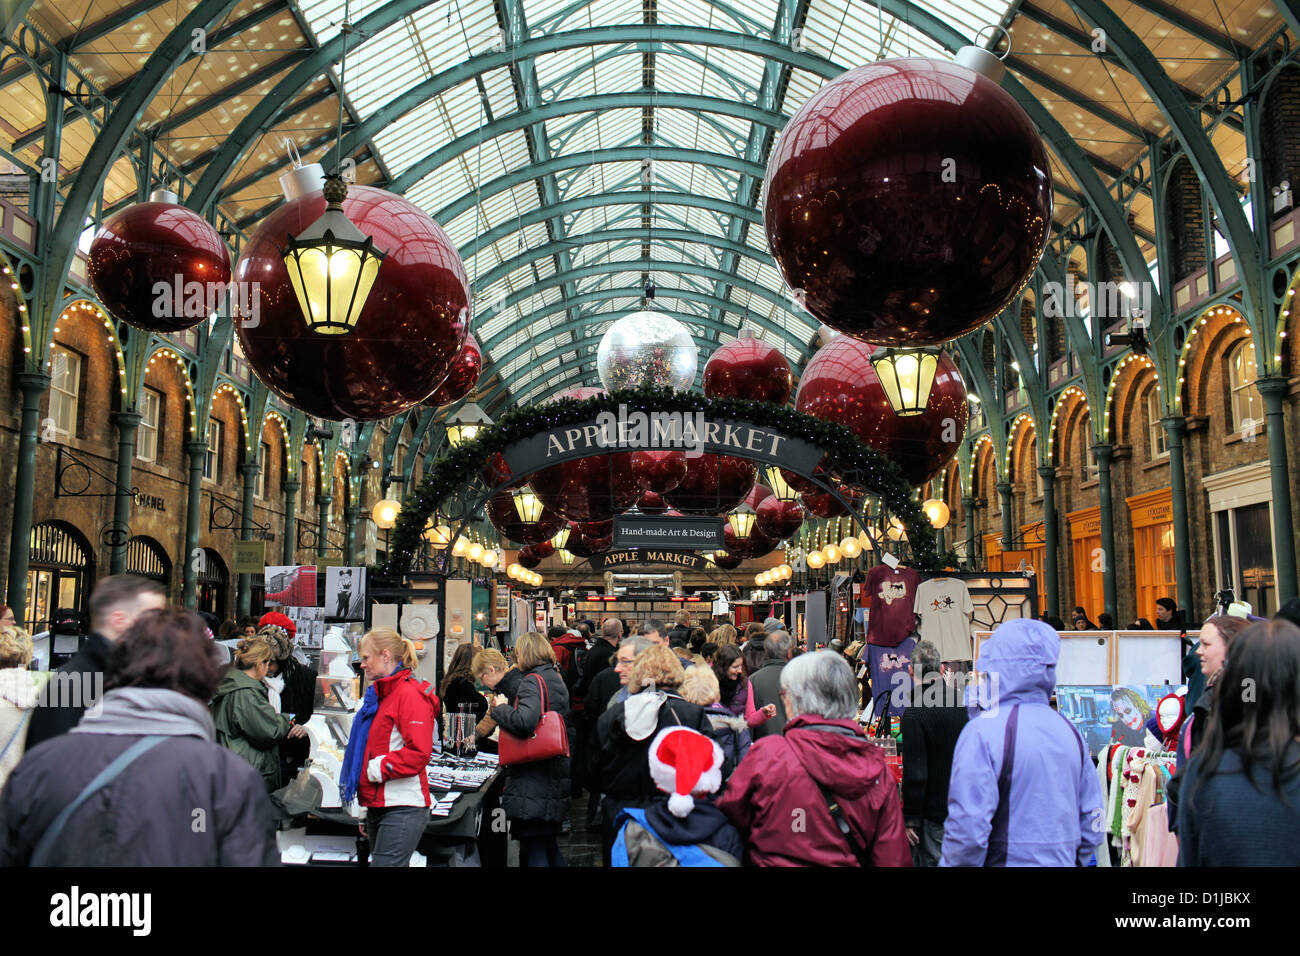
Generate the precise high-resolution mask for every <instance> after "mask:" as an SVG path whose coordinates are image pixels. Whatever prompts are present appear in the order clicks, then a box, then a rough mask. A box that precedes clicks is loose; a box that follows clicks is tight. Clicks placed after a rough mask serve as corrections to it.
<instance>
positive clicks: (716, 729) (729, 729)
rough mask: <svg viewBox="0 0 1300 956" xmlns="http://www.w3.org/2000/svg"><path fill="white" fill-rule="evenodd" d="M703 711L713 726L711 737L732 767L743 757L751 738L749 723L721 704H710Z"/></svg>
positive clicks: (751, 740) (747, 751) (747, 750)
mask: <svg viewBox="0 0 1300 956" xmlns="http://www.w3.org/2000/svg"><path fill="white" fill-rule="evenodd" d="M704 713H705V714H706V715H708V718H709V725H710V726H711V727H712V728H713V739H714V740H716V741H717V742H718V746H719V747H721V748H722V755H723V756H724V757H725V758H726V760H727V762H728V763H730V764H731V765H732V766H733V767H735V766H737V765H738V764H739V763H740V762H741V761H742V760H744V759H745V754H747V753H749V746H750V744H751V743H753V738H752V737H751V736H750V733H749V725H748V724H746V723H745V721H744V720H743V719H741V718H740V717H737V716H736V715H735V714H733V713H732V712H731V711H729V710H728V709H727V708H726V707H723V706H722V704H710V705H709V706H708V707H707V708H705V710H704Z"/></svg>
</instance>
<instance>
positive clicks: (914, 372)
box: [871, 349, 939, 418]
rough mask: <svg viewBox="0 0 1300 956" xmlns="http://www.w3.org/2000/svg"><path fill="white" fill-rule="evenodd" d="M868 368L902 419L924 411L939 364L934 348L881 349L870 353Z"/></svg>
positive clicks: (890, 405) (891, 406) (890, 404)
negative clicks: (870, 368) (874, 373)
mask: <svg viewBox="0 0 1300 956" xmlns="http://www.w3.org/2000/svg"><path fill="white" fill-rule="evenodd" d="M871 367H872V368H874V369H875V370H876V377H877V378H879V379H880V385H881V387H882V388H883V389H884V390H885V396H886V397H887V398H888V399H889V407H890V408H892V409H893V410H894V414H895V415H897V416H899V417H900V418H905V417H907V416H909V415H920V414H921V413H922V412H924V411H925V407H926V406H927V405H928V404H929V403H930V387H931V386H932V385H933V384H934V373H935V370H936V369H937V368H938V367H939V352H938V351H937V350H935V349H884V350H882V351H879V352H876V353H875V354H874V355H872V356H871Z"/></svg>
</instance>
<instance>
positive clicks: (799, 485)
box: [781, 456, 830, 494]
mask: <svg viewBox="0 0 1300 956" xmlns="http://www.w3.org/2000/svg"><path fill="white" fill-rule="evenodd" d="M824 460H825V456H823V461H824ZM817 470H818V472H819V473H821V474H824V472H825V469H824V468H823V467H822V466H821V465H820V464H819V465H818V466H817ZM781 477H782V478H784V479H785V483H786V484H787V485H789V486H790V487H791V488H793V489H794V490H795V491H798V492H801V493H804V494H817V493H818V492H820V491H821V490H822V489H821V488H820V487H819V486H818V485H816V484H814V483H813V482H812V481H809V480H808V479H807V478H805V477H804V476H803V475H796V474H795V473H794V472H793V471H786V469H784V468H782V469H781ZM822 480H823V481H829V480H830V477H829V476H825V477H823V479H822Z"/></svg>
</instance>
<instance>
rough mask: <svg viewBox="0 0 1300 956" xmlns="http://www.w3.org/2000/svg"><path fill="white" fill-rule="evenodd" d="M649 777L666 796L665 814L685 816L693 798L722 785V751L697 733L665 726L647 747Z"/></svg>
mask: <svg viewBox="0 0 1300 956" xmlns="http://www.w3.org/2000/svg"><path fill="white" fill-rule="evenodd" d="M650 776H651V777H652V778H653V779H654V782H655V785H656V786H657V787H658V788H659V789H660V790H662V791H663V792H664V793H667V794H669V797H668V811H669V812H670V813H672V815H673V816H675V817H685V816H686V815H687V814H689V813H690V812H691V811H692V810H693V809H695V800H694V797H697V796H703V795H705V794H707V793H714V792H716V791H717V790H718V788H719V787H721V786H722V748H721V747H719V746H718V745H717V744H716V743H715V742H714V741H712V740H710V739H709V738H708V737H706V736H704V734H702V733H700V732H699V731H697V730H690V729H689V728H687V727H668V728H666V729H664V730H661V731H660V732H659V733H658V734H657V735H656V736H655V739H654V740H653V741H652V742H651V744H650Z"/></svg>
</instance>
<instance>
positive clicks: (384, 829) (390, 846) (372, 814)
mask: <svg viewBox="0 0 1300 956" xmlns="http://www.w3.org/2000/svg"><path fill="white" fill-rule="evenodd" d="M428 823H429V808H428V807H371V808H370V809H368V810H367V811H366V835H367V837H368V838H369V839H370V865H371V866H409V865H410V863H411V854H412V853H414V852H415V848H416V847H417V846H418V845H419V843H420V837H422V836H424V828H425V826H427V825H428Z"/></svg>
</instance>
